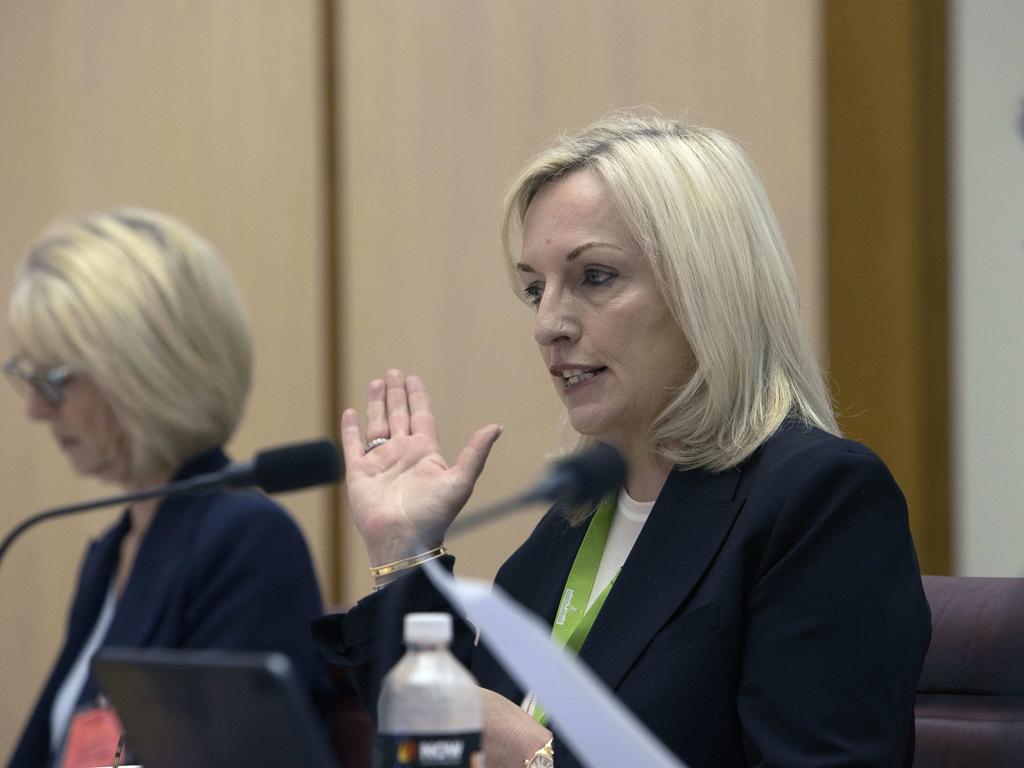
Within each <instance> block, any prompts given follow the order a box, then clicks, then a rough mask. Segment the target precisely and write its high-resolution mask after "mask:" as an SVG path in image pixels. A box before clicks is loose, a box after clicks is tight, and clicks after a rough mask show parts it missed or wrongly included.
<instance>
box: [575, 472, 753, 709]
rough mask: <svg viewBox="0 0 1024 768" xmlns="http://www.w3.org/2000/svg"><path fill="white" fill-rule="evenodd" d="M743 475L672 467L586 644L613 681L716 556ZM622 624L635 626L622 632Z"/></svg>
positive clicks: (586, 655) (586, 654)
mask: <svg viewBox="0 0 1024 768" xmlns="http://www.w3.org/2000/svg"><path fill="white" fill-rule="evenodd" d="M740 476H741V470H739V469H735V470H730V471H728V472H722V473H717V474H716V473H711V472H707V471H705V470H689V471H674V472H672V473H670V475H669V477H668V479H667V480H666V482H665V486H664V487H663V488H662V491H661V493H660V494H659V495H658V499H657V501H656V502H655V504H654V509H652V510H651V514H650V517H649V518H648V519H647V522H646V523H645V524H644V527H643V530H642V531H641V532H640V536H639V538H638V539H637V541H636V544H634V546H633V549H632V551H631V552H630V554H629V557H628V558H627V560H626V563H625V565H624V566H623V568H622V571H621V573H620V574H619V577H618V579H616V582H615V586H614V587H613V588H612V590H611V592H610V593H609V594H608V599H607V601H606V602H605V604H604V608H603V609H602V610H601V613H600V614H599V616H598V618H597V621H596V622H595V623H594V627H593V629H592V631H591V632H590V635H589V636H588V638H587V641H586V642H585V643H584V644H583V647H582V648H581V649H580V656H581V657H582V658H583V659H585V660H586V661H587V663H588V664H589V665H590V667H591V668H592V669H594V670H595V671H597V673H598V674H599V675H600V677H601V678H602V679H603V680H604V681H605V683H606V684H608V685H609V686H610V687H611V688H613V689H614V688H615V687H616V686H617V685H618V684H619V682H620V681H621V680H622V678H623V676H624V675H625V674H626V672H627V671H628V670H629V668H630V667H631V666H632V665H633V663H634V662H635V661H636V659H637V657H638V656H639V655H640V653H641V652H642V651H643V649H644V648H645V647H646V646H647V644H648V643H649V642H650V641H651V639H652V638H653V637H654V635H655V634H656V633H657V632H658V631H659V630H660V629H661V628H662V627H663V626H664V625H665V623H666V622H667V621H668V620H669V619H670V618H671V616H672V614H673V613H675V612H676V610H677V609H678V608H679V606H680V605H681V604H682V603H683V601H685V600H686V598H687V597H688V596H689V594H690V593H691V592H692V590H693V588H694V587H695V586H696V585H697V582H698V581H699V580H700V578H701V576H702V575H703V574H704V572H705V571H706V570H707V568H708V566H709V565H710V564H711V563H712V561H713V560H714V558H715V555H716V554H717V553H718V550H719V548H720V547H721V545H722V542H723V541H724V540H725V538H726V535H727V534H728V532H729V530H730V528H731V527H732V524H733V521H734V520H735V518H736V514H737V513H738V511H739V508H740V506H741V502H740V501H737V500H736V498H735V497H736V490H737V487H738V485H739V480H740ZM574 552H575V550H574ZM570 562H571V561H570ZM624 626H628V627H630V630H629V631H628V632H622V631H621V628H622V627H624Z"/></svg>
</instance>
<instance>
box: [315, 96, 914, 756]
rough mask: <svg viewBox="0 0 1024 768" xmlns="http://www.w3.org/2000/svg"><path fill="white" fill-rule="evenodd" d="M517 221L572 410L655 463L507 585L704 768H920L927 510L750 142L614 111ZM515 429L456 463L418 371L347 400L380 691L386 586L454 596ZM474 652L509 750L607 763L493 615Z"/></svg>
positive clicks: (492, 719)
mask: <svg viewBox="0 0 1024 768" xmlns="http://www.w3.org/2000/svg"><path fill="white" fill-rule="evenodd" d="M503 230H504V241H505V246H506V250H507V251H508V255H509V261H510V268H511V271H512V273H513V275H514V281H515V284H516V286H517V289H518V290H519V291H520V294H521V296H522V298H523V299H524V301H525V302H526V303H527V304H528V305H529V306H530V307H532V310H533V312H534V313H535V323H534V338H535V340H536V342H537V345H538V347H539V349H540V353H541V357H542V359H543V364H544V369H545V372H546V375H547V376H548V377H549V379H550V380H551V382H552V384H553V386H554V387H555V390H556V391H557V393H558V395H559V397H560V398H561V399H562V402H563V403H564V406H565V411H566V414H567V416H568V421H569V423H570V424H571V425H572V427H573V429H574V430H575V431H576V432H578V433H579V434H580V435H581V439H582V441H583V443H584V444H585V443H587V442H589V441H600V442H603V443H607V444H610V445H612V446H615V447H616V448H618V449H619V451H621V453H622V454H623V456H624V457H625V458H626V460H627V463H628V474H627V480H626V485H625V488H623V489H622V492H621V493H619V494H618V495H617V497H616V496H612V497H610V498H607V499H605V500H604V501H602V502H601V503H600V504H598V505H596V506H594V507H588V508H586V509H564V508H558V507H556V508H554V509H552V510H551V511H550V512H549V513H548V514H547V515H545V516H544V518H543V519H542V520H541V522H540V523H539V525H538V526H537V527H536V529H535V530H534V531H533V533H532V534H531V535H530V537H529V538H528V539H527V540H526V541H525V542H524V543H523V545H522V546H521V547H520V548H519V549H518V550H517V551H516V552H515V553H514V554H513V555H512V556H511V557H510V558H509V559H508V561H506V562H505V564H504V565H503V566H502V567H501V569H500V570H499V572H498V574H497V577H496V579H495V581H496V583H497V584H498V585H500V586H501V587H503V588H504V589H505V591H507V592H508V593H510V594H511V595H512V596H513V597H515V598H516V599H518V600H519V601H520V602H521V603H522V604H523V605H525V606H527V607H528V608H530V609H531V610H532V611H534V612H535V613H536V614H537V615H538V616H540V617H542V618H543V619H544V620H545V621H546V622H548V623H549V624H551V625H552V638H553V640H554V641H555V642H557V643H559V644H561V645H565V646H567V647H569V648H571V649H573V650H574V651H576V652H577V653H578V655H579V657H580V659H581V660H582V661H584V662H585V663H586V664H588V665H589V666H590V667H591V668H592V669H593V670H594V671H595V672H596V673H597V675H598V676H599V677H600V678H601V679H602V680H603V681H604V682H605V683H606V684H607V685H608V686H609V687H610V688H611V689H612V691H614V693H615V694H616V695H617V696H618V697H619V698H620V699H621V700H622V702H623V703H624V704H625V705H626V706H627V707H629V708H630V709H631V710H632V711H633V712H634V713H635V714H636V715H637V716H638V717H639V718H640V719H641V720H642V721H643V722H644V723H645V724H646V725H647V726H648V727H649V728H650V729H651V731H652V732H653V734H654V735H655V736H656V737H657V738H658V739H660V740H662V741H663V742H664V743H665V744H666V745H667V746H668V747H669V748H670V749H671V750H672V751H673V752H675V753H676V754H677V755H679V756H680V757H681V758H682V759H683V760H685V762H686V763H687V764H688V765H690V766H693V768H699V767H700V766H723V765H729V766H739V765H751V766H754V765H757V766H787V768H797V767H799V766H823V765H830V766H840V765H849V766H853V765H857V766H894V765H909V764H910V761H911V758H912V754H913V729H914V717H913V703H914V687H915V683H916V680H917V676H918V673H919V671H920V669H921V664H922V662H923V659H924V654H925V650H926V648H927V646H928V638H929V632H930V627H929V614H928V607H927V604H926V602H925V597H924V593H923V590H922V587H921V579H920V573H919V570H918V565H917V559H916V556H915V553H914V547H913V543H912V541H911V537H910V531H909V528H908V520H907V510H906V505H905V502H904V499H903V496H902V494H901V493H900V491H899V489H898V488H897V486H896V484H895V482H894V481H893V479H892V477H891V475H890V474H889V472H888V470H887V469H886V467H885V466H884V465H883V463H882V462H881V461H880V460H879V459H878V457H877V456H875V455H874V454H873V453H871V451H869V450H868V449H867V448H864V447H863V446H861V445H858V444H857V443H854V442H852V441H849V440H844V439H842V438H841V437H839V434H838V429H837V427H836V422H835V419H834V417H833V414H832V408H831V403H830V400H829V396H828V393H827V390H826V387H825V383H824V378H823V376H822V372H821V371H820V369H819V367H818V364H817V362H816V360H815V357H814V354H813V352H812V350H811V347H810V344H809V343H808V340H807V337H806V335H805V332H804V330H803V328H802V325H801V319H800V312H799V306H798V301H797V296H796V289H795V281H794V277H793V272H792V268H791V265H790V261H789V258H788V256H787V254H786V251H785V247H784V245H783V242H782V238H781V236H780V234H779V227H778V224H777V222H776V218H775V215H774V213H773V212H772V210H771V207H770V206H769V203H768V201H767V198H766V196H765V193H764V190H763V188H762V186H761V183H760V181H759V180H758V178H757V175H756V173H755V172H754V170H753V168H752V166H751V164H750V162H749V160H748V159H747V157H746V155H745V154H744V152H743V151H742V150H741V149H740V147H739V146H738V145H737V143H736V142H735V141H733V140H732V139H730V138H729V137H727V136H725V135H723V134H721V133H719V132H717V131H714V130H710V129H707V128H701V127H695V126H687V125H683V124H680V123H678V122H674V121H671V120H666V119H663V118H660V117H643V116H635V115H615V116H611V117H608V118H605V119H604V120H602V121H600V122H599V123H597V124H596V125H594V126H593V127H591V128H590V129H588V130H586V131H585V132H583V133H582V134H580V135H578V136H575V137H567V138H562V139H560V140H559V141H558V142H557V143H555V144H554V146H552V147H551V148H549V149H548V150H546V151H544V152H543V153H541V154H540V156H539V157H537V158H536V159H535V160H534V161H532V162H531V163H530V164H529V165H528V166H527V167H526V169H525V170H524V171H523V173H522V174H521V175H520V177H519V178H518V180H517V181H516V182H515V184H514V185H513V187H512V190H511V192H510V194H509V197H508V198H507V205H506V211H505V220H504V227H503ZM516 246H518V247H516ZM499 432H500V428H499V427H497V426H496V425H490V426H488V427H484V428H483V429H481V430H479V431H478V432H477V433H476V434H474V435H473V437H472V438H471V439H470V441H469V444H468V446H467V447H466V448H465V449H464V450H463V451H462V453H460V455H459V456H458V458H457V460H456V461H455V463H454V464H452V465H451V466H449V465H448V464H447V463H446V462H445V460H444V458H443V457H442V456H441V454H440V451H439V447H438V442H437V435H436V431H435V427H434V418H433V414H432V411H431V407H430V403H429V399H428V397H427V394H426V391H425V389H424V386H423V383H422V382H421V381H420V380H419V379H417V378H416V377H412V376H410V377H406V376H404V375H403V374H402V373H401V372H399V371H391V372H389V373H388V375H387V377H386V380H384V381H380V380H378V381H375V382H373V383H371V385H370V388H369V397H368V400H367V405H366V421H365V430H361V429H360V427H359V422H358V418H357V414H356V413H355V411H352V410H348V411H346V412H345V413H344V415H343V418H342V439H343V446H344V451H345V461H346V466H347V478H348V480H347V482H348V489H349V498H350V500H351V506H352V511H353V515H354V518H355V522H356V524H357V526H358V528H359V530H360V532H361V534H362V537H363V540H364V543H365V545H366V548H367V552H368V554H369V557H370V562H371V563H372V564H373V565H374V566H377V568H376V569H374V571H373V572H374V573H375V574H376V575H377V576H378V577H379V578H378V581H377V584H378V587H379V588H380V589H381V590H382V592H381V594H374V595H370V596H368V597H367V598H365V599H364V600H362V601H361V602H360V603H359V604H358V605H357V606H356V607H355V608H353V609H352V610H351V611H350V612H349V613H347V614H345V615H343V616H336V617H330V618H328V619H325V620H323V621H322V622H321V623H320V624H319V627H318V632H319V634H320V636H321V638H322V639H323V640H324V642H325V643H326V645H327V646H328V647H329V648H331V649H333V651H334V652H335V656H336V659H337V660H338V661H339V662H340V663H342V664H346V665H348V666H349V667H350V668H351V670H352V674H353V677H354V679H355V680H356V681H357V683H358V686H359V687H360V688H361V690H362V695H363V696H364V697H365V700H366V702H367V703H368V704H369V705H370V706H371V707H372V706H373V704H374V702H375V701H376V697H377V693H378V690H379V683H380V676H381V675H382V674H383V672H384V671H386V669H387V668H388V666H389V665H390V663H391V662H392V661H393V659H394V658H395V657H396V656H397V655H398V653H399V650H400V649H399V644H398V637H399V633H398V631H397V627H395V626H393V622H389V618H392V617H391V615H390V613H393V612H388V611H382V610H381V603H382V600H383V599H384V596H385V595H388V594H389V593H394V591H395V590H396V589H398V591H399V596H400V597H399V596H396V597H395V600H401V601H402V602H403V608H405V609H413V608H415V609H416V610H448V609H447V607H446V605H445V603H444V601H443V600H442V599H441V598H440V597H439V595H438V594H437V593H436V592H435V591H434V590H433V589H432V588H431V587H430V586H429V583H428V582H427V581H426V579H425V577H424V575H423V574H422V572H421V569H420V568H419V565H420V564H422V563H423V562H424V561H427V560H430V559H433V558H438V557H440V558H444V560H443V562H445V563H447V564H449V565H450V563H451V562H452V558H451V557H450V556H449V555H447V554H446V551H445V549H444V548H443V546H442V545H443V541H444V536H445V532H446V530H447V528H448V526H449V525H450V524H451V522H452V520H454V518H455V516H456V515H457V514H458V512H459V510H460V509H461V507H462V506H463V504H464V503H465V502H466V500H467V498H468V497H469V494H470V492H471V490H472V487H473V485H474V483H475V481H476V479H477V477H478V475H479V473H480V472H481V470H482V468H483V465H484V462H485V460H486V457H487V453H488V451H489V449H490V447H491V445H492V444H493V443H494V441H495V440H496V439H497V437H498V434H499ZM418 542H422V543H423V544H425V545H426V547H427V549H426V551H424V550H423V549H421V548H420V546H421V545H419V544H418ZM396 579H400V580H401V582H402V585H401V587H402V588H398V587H394V586H387V585H388V584H389V583H390V582H391V581H394V580H396ZM455 649H456V651H457V652H458V653H459V655H460V656H461V658H462V659H463V660H464V661H465V662H466V663H467V664H469V665H470V667H471V671H472V672H473V673H474V675H475V676H476V678H477V680H478V681H479V682H480V685H481V686H482V687H483V689H484V690H483V692H482V696H483V700H484V702H485V725H484V746H485V751H486V755H487V764H488V766H489V767H490V768H496V767H497V768H502V767H504V766H508V767H509V768H520V766H524V765H526V766H528V767H529V768H540V767H542V766H543V767H548V766H551V765H552V764H554V765H555V766H557V768H569V766H578V765H580V762H579V760H578V759H577V757H576V756H575V755H573V754H572V753H570V752H569V751H568V749H567V748H566V746H565V744H564V742H563V741H562V740H561V739H560V738H559V728H558V723H557V721H556V722H554V723H549V722H548V718H547V715H546V713H545V712H544V710H543V702H537V701H536V700H535V699H534V697H533V696H531V695H530V692H529V691H523V690H520V689H519V688H518V686H517V684H516V683H515V681H514V680H513V679H512V678H511V677H510V676H509V675H508V673H507V672H506V671H505V670H504V669H502V668H501V667H500V665H499V664H498V663H497V662H496V661H495V660H494V658H493V657H492V656H491V655H490V653H488V651H487V648H486V644H485V643H484V644H481V645H480V646H478V647H474V644H473V639H472V634H471V633H470V631H469V630H468V628H467V629H465V631H464V634H463V635H462V636H461V637H460V638H459V639H457V641H456V643H455Z"/></svg>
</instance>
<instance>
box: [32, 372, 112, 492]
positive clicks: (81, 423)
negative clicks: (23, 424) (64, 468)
mask: <svg viewBox="0 0 1024 768" xmlns="http://www.w3.org/2000/svg"><path fill="white" fill-rule="evenodd" d="M27 412H28V416H29V418H30V419H32V420H33V421H43V422H46V423H47V424H49V425H50V429H51V431H52V433H53V439H54V440H55V441H56V443H57V445H58V446H60V448H61V450H62V451H64V453H65V455H66V456H67V457H68V460H69V461H70V462H71V466H73V467H74V468H75V471H76V472H78V473H79V474H80V475H92V476H95V477H99V478H102V479H104V480H109V481H112V482H117V483H121V484H124V483H126V482H127V479H128V469H129V461H128V440H127V436H126V435H125V433H124V430H122V429H121V425H120V424H119V423H118V421H117V417H116V416H114V411H113V410H112V409H111V407H110V404H109V403H108V402H107V400H106V398H104V397H103V395H102V394H101V393H100V391H99V389H98V388H97V387H96V385H95V384H94V383H93V381H92V379H90V378H89V377H88V376H86V375H84V374H81V373H74V374H72V375H71V377H70V378H69V379H68V380H67V382H66V383H65V384H64V387H63V395H62V397H61V401H60V404H59V405H52V404H51V403H49V402H48V401H46V400H44V399H43V398H42V397H41V396H40V395H39V393H38V392H35V391H30V392H29V394H28V405H27Z"/></svg>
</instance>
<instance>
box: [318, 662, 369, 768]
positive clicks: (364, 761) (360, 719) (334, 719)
mask: <svg viewBox="0 0 1024 768" xmlns="http://www.w3.org/2000/svg"><path fill="white" fill-rule="evenodd" d="M331 673H332V675H333V677H334V698H333V699H332V700H331V702H330V706H329V708H328V711H327V729H328V731H329V735H330V737H331V743H332V744H333V746H334V752H335V754H336V755H337V756H338V761H339V763H340V764H341V766H342V768H370V755H371V751H372V745H373V733H374V725H373V720H372V718H371V717H370V713H369V712H367V711H366V708H365V707H363V704H362V702H361V701H359V697H358V696H356V691H355V688H353V687H352V683H351V682H349V679H348V675H347V674H346V673H345V670H344V669H342V668H341V667H332V668H331Z"/></svg>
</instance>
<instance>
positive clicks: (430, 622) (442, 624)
mask: <svg viewBox="0 0 1024 768" xmlns="http://www.w3.org/2000/svg"><path fill="white" fill-rule="evenodd" d="M404 637H405V642H406V644H409V643H416V644H423V645H435V644H437V643H450V642H451V640H452V617H451V614H450V613H407V614H405V627H404Z"/></svg>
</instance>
